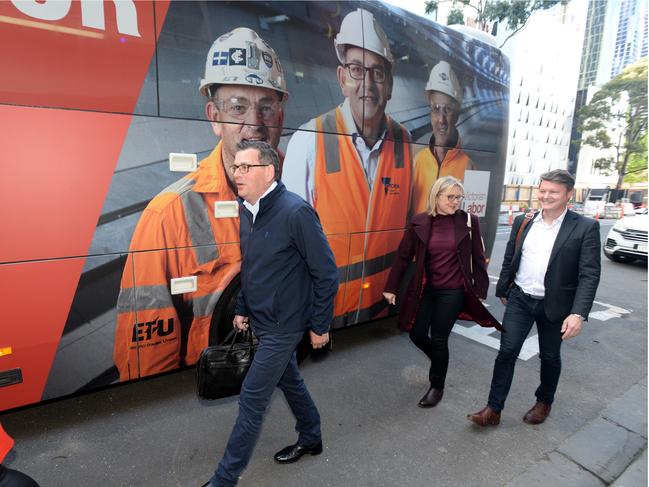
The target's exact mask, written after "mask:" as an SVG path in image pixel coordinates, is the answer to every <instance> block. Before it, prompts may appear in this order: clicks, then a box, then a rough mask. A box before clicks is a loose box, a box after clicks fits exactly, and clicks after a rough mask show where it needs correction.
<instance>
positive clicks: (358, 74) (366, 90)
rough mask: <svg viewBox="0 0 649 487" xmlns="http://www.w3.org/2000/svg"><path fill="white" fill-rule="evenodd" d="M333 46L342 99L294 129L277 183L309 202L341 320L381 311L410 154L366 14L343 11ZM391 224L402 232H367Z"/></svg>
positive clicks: (382, 40) (379, 33) (376, 32)
mask: <svg viewBox="0 0 649 487" xmlns="http://www.w3.org/2000/svg"><path fill="white" fill-rule="evenodd" d="M334 48H335V50H336V55H337V57H338V60H339V61H340V65H339V66H338V67H337V70H336V74H337V78H338V82H339V85H340V88H341V90H342V95H343V96H344V101H343V103H342V104H341V105H339V106H338V107H336V108H334V109H332V110H331V111H329V112H327V113H325V114H323V115H320V116H318V117H316V118H314V119H312V120H310V121H309V122H307V123H306V124H304V125H302V126H301V127H300V130H298V131H296V132H295V133H294V134H293V136H292V137H291V139H290V141H289V143H288V147H287V150H286V157H285V160H284V170H283V173H282V181H283V182H284V184H285V185H286V187H287V189H289V190H290V191H293V192H295V193H297V194H299V195H300V196H302V197H303V198H304V199H305V200H306V201H307V202H309V203H310V204H311V205H313V207H314V208H315V209H316V211H317V212H318V214H319V216H320V219H321V221H322V226H323V228H324V230H325V233H326V234H327V236H328V237H329V243H330V245H331V247H332V249H333V251H334V255H335V257H336V263H337V265H338V269H339V274H340V282H341V288H344V290H343V291H341V292H339V293H338V296H337V298H336V303H335V309H334V315H335V318H334V323H335V324H336V325H340V324H350V323H355V322H356V321H359V320H364V319H370V318H373V317H377V316H382V315H383V314H384V312H385V311H386V308H387V307H386V305H385V300H383V299H382V295H381V291H382V289H383V285H384V283H385V281H386V279H387V275H388V273H389V270H390V266H391V265H392V260H393V257H394V252H395V251H396V248H397V246H398V244H399V240H400V237H401V234H402V229H403V227H404V226H405V224H406V221H407V212H408V204H409V198H410V188H411V170H412V169H411V165H412V162H411V161H412V156H411V148H410V134H409V132H408V130H407V129H406V128H405V127H404V126H403V125H401V124H399V123H398V122H396V121H395V120H393V119H392V118H391V117H389V116H388V115H386V113H385V107H386V104H387V102H388V100H389V99H390V98H391V96H392V85H393V67H394V59H393V57H392V53H391V51H390V46H389V42H388V38H387V36H386V34H385V32H384V31H383V28H382V27H381V26H380V25H379V24H378V22H377V20H376V19H375V18H374V16H373V15H372V13H370V12H368V11H367V10H364V9H361V8H359V9H357V10H355V11H353V12H350V13H349V14H347V15H346V16H345V18H344V19H343V21H342V23H341V26H340V32H339V33H338V34H337V36H336V37H335V39H334ZM390 229H401V231H399V232H393V233H395V235H391V233H390V232H387V233H384V234H383V235H380V236H377V235H376V234H375V233H371V232H378V231H384V230H390ZM368 232H370V233H368ZM350 233H352V234H355V235H352V236H351V239H350V240H349V241H348V240H345V239H342V238H341V239H336V238H335V237H334V235H338V234H350Z"/></svg>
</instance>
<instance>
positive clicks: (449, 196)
mask: <svg viewBox="0 0 649 487" xmlns="http://www.w3.org/2000/svg"><path fill="white" fill-rule="evenodd" d="M440 196H446V199H447V200H448V202H449V203H453V202H454V201H457V202H458V203H462V200H463V199H464V195H463V194H459V195H454V194H440Z"/></svg>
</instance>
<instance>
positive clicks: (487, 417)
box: [466, 406, 500, 426]
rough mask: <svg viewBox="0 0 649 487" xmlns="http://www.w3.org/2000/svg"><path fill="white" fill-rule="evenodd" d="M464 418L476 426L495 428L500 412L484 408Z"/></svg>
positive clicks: (487, 407)
mask: <svg viewBox="0 0 649 487" xmlns="http://www.w3.org/2000/svg"><path fill="white" fill-rule="evenodd" d="M466 417H467V418H468V419H469V421H473V422H474V423H475V424H477V425H478V426H496V425H498V424H500V411H494V410H493V409H491V407H489V406H485V407H484V408H482V409H481V410H480V411H478V412H477V413H473V414H467V415H466Z"/></svg>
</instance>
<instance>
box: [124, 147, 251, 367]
mask: <svg viewBox="0 0 649 487" xmlns="http://www.w3.org/2000/svg"><path fill="white" fill-rule="evenodd" d="M235 199H236V195H235V194H234V193H233V192H232V190H231V189H230V187H229V186H228V183H227V176H226V174H225V169H224V168H223V163H222V159H221V143H219V144H218V145H217V146H216V148H215V149H214V150H213V151H212V153H211V154H210V155H209V156H208V157H206V158H205V159H203V160H202V161H201V163H200V166H199V168H198V170H196V171H194V172H192V173H190V174H188V175H187V176H185V177H184V178H182V179H180V180H179V181H177V182H175V183H174V184H172V185H170V186H169V187H167V188H166V189H164V190H162V192H160V193H159V194H158V195H157V196H155V198H153V199H152V200H151V202H150V203H149V204H148V206H147V207H146V208H145V210H144V212H143V213H142V216H141V217H140V221H139V222H138V224H137V227H136V228H135V232H134V233H133V238H132V240H131V246H130V252H129V255H128V258H127V260H126V265H125V267H124V273H123V275H122V282H121V289H120V293H119V299H118V304H117V312H118V314H117V327H116V331H115V347H114V351H113V358H114V361H115V365H116V366H117V368H118V370H119V375H120V379H121V380H128V379H133V378H136V377H138V376H147V375H151V374H156V373H159V372H165V371H168V370H172V369H175V368H177V367H179V366H180V365H190V364H193V363H195V362H196V360H197V359H198V355H199V354H200V352H201V350H202V349H203V348H205V347H206V346H207V345H208V340H209V329H210V321H211V317H212V312H213V311H214V308H215V306H216V304H217V302H218V301H219V298H220V297H221V294H222V292H223V291H224V289H225V288H226V287H227V285H228V284H229V283H230V281H231V280H232V279H233V278H234V276H236V275H237V274H238V273H239V270H240V268H241V251H240V248H239V217H238V215H237V216H236V217H227V218H215V209H214V207H215V202H217V201H234V200H235ZM188 276H196V277H197V283H198V288H197V290H196V291H195V292H191V293H185V294H177V295H173V296H172V295H171V291H170V280H171V279H172V278H178V277H188Z"/></svg>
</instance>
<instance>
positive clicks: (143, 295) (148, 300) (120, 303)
mask: <svg viewBox="0 0 649 487" xmlns="http://www.w3.org/2000/svg"><path fill="white" fill-rule="evenodd" d="M163 308H173V302H172V300H171V294H170V293H169V288H167V286H139V287H127V288H123V289H122V290H121V291H120V292H119V297H118V298H117V311H118V313H128V312H134V311H145V310H147V309H163Z"/></svg>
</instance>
